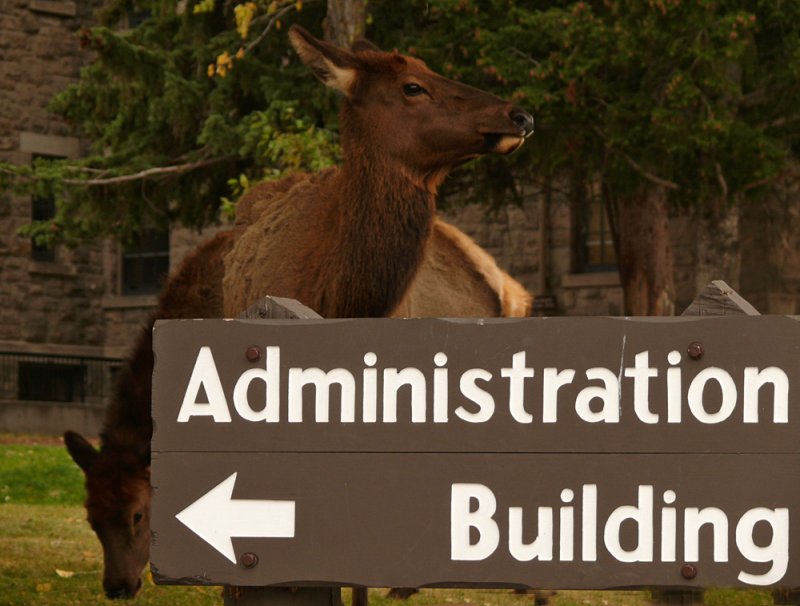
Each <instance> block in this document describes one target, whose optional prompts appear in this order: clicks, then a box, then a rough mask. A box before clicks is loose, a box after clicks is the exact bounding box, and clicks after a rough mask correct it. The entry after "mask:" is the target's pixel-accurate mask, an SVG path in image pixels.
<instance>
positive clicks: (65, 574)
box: [56, 568, 75, 579]
mask: <svg viewBox="0 0 800 606" xmlns="http://www.w3.org/2000/svg"><path fill="white" fill-rule="evenodd" d="M56 574H57V575H58V576H60V577H61V578H62V579H68V578H70V577H74V576H75V573H74V572H72V571H71V570H61V569H60V568H56Z"/></svg>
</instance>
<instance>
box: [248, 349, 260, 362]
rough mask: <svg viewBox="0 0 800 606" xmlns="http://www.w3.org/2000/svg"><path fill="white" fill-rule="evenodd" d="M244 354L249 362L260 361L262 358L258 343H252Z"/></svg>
mask: <svg viewBox="0 0 800 606" xmlns="http://www.w3.org/2000/svg"><path fill="white" fill-rule="evenodd" d="M244 355H245V356H247V360H248V361H249V362H258V361H259V360H260V359H261V348H260V347H259V346H258V345H251V346H250V347H248V348H247V351H246V352H245V354H244Z"/></svg>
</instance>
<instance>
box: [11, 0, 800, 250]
mask: <svg viewBox="0 0 800 606" xmlns="http://www.w3.org/2000/svg"><path fill="white" fill-rule="evenodd" d="M245 4H246V3H245V2H223V1H222V0H217V1H216V2H213V1H212V0H203V1H202V2H200V3H197V2H196V0H189V1H188V3H179V2H177V0H127V1H125V0H123V1H120V0H117V1H115V2H112V4H111V6H109V8H108V9H107V11H106V16H107V20H108V22H116V20H117V19H118V18H119V16H120V15H123V14H125V12H126V10H129V9H131V8H134V9H136V10H138V11H142V10H147V11H149V13H150V15H151V17H150V18H149V19H146V20H145V21H144V22H143V23H142V25H140V26H139V27H137V28H136V29H134V30H132V31H129V32H126V33H114V32H113V31H112V30H111V29H108V28H107V27H105V26H101V27H97V28H94V29H92V30H87V31H82V32H81V33H80V41H81V43H82V44H83V45H85V46H86V47H87V49H91V50H93V51H94V52H95V53H96V56H97V59H96V61H95V62H94V63H93V64H92V65H91V66H90V67H88V68H86V69H85V70H84V72H83V74H82V77H81V81H80V82H79V83H78V84H75V85H73V86H71V87H69V88H68V89H67V90H66V91H64V92H63V93H62V94H61V95H59V96H58V97H57V98H56V99H54V101H53V103H52V109H53V111H55V112H56V113H58V114H60V115H62V116H65V117H66V118H67V119H68V120H69V121H70V123H72V124H73V125H74V127H75V129H76V132H78V133H80V134H82V135H83V136H85V137H86V138H87V139H88V140H90V141H92V142H93V143H92V149H91V152H92V153H91V155H90V156H89V157H87V158H85V159H83V160H81V161H80V162H66V161H61V162H44V161H42V162H39V163H37V165H36V166H35V168H34V169H33V171H31V170H30V169H29V168H22V169H20V168H14V169H13V171H14V172H15V173H16V176H15V179H14V181H15V183H16V184H17V186H19V187H22V188H26V189H28V190H30V189H32V188H33V189H36V190H37V191H39V192H40V193H44V192H53V193H55V194H56V196H57V198H58V202H59V206H58V209H59V210H58V216H57V217H56V220H55V221H54V222H52V223H48V224H42V225H34V226H33V227H31V228H30V229H29V233H31V234H33V235H38V236H40V237H42V238H43V239H50V238H61V239H64V240H66V241H82V240H86V239H91V238H93V237H96V236H101V235H106V234H115V235H118V236H120V237H122V238H123V239H124V238H129V237H131V236H132V235H134V234H135V233H137V231H138V230H139V229H140V227H141V226H142V225H144V224H147V225H151V224H155V225H160V226H163V225H166V224H168V223H174V222H179V223H182V224H185V225H189V226H194V227H199V226H202V225H204V224H207V223H209V222H212V221H214V220H215V219H216V218H217V216H218V211H219V207H220V203H221V200H223V199H224V198H226V197H230V196H231V195H232V194H236V193H238V191H239V190H240V189H241V188H242V187H246V186H247V184H248V183H249V182H250V180H252V179H254V178H257V179H260V178H263V177H264V176H274V175H279V174H281V173H282V172H284V171H286V170H298V169H310V170H315V169H317V168H320V167H322V166H325V165H327V164H330V163H331V162H333V161H335V159H336V155H337V147H336V138H335V135H334V134H333V133H334V132H335V125H336V117H335V105H336V98H335V95H334V94H332V93H330V92H329V91H327V90H325V89H324V88H323V87H321V86H320V85H319V84H318V83H317V82H316V81H314V79H313V78H312V77H310V75H309V74H308V73H307V70H306V69H305V68H304V67H303V66H302V65H300V64H299V62H298V61H297V59H296V57H295V56H294V54H293V53H292V52H291V51H290V50H289V49H288V44H287V41H286V37H285V30H286V25H287V24H288V23H284V27H283V28H282V29H280V30H278V29H276V28H274V27H273V28H272V30H271V31H270V32H269V33H268V34H267V35H265V36H263V38H262V39H261V40H260V42H259V43H258V44H257V45H253V42H254V40H255V38H257V37H258V36H259V35H260V34H261V32H262V31H264V28H265V27H266V26H267V24H268V23H269V22H270V20H274V17H275V15H276V11H277V10H284V9H285V11H286V12H285V15H284V16H282V18H283V21H288V22H297V23H300V24H302V25H304V26H306V27H307V28H308V29H310V30H311V31H312V32H314V33H316V34H317V35H320V34H321V32H320V26H319V24H320V23H321V22H322V19H323V17H324V11H325V3H323V2H316V1H314V0H311V1H308V2H306V3H305V4H304V5H303V6H302V10H300V11H298V10H297V7H296V6H295V5H293V4H292V3H291V2H288V0H281V1H279V2H270V1H269V0H263V2H259V3H256V4H252V5H250V8H248V9H247V10H250V11H251V12H252V15H251V16H253V17H254V19H253V21H252V23H250V28H249V34H248V36H247V38H246V39H244V40H243V39H242V38H241V35H240V32H237V19H236V10H237V8H236V7H237V6H245ZM367 8H368V11H369V13H370V14H369V23H370V26H369V28H368V33H369V36H370V38H371V39H372V40H373V41H375V42H376V43H378V44H379V45H380V46H382V47H384V48H388V49H391V48H398V49H399V50H401V51H403V52H408V53H410V54H416V55H419V56H421V57H423V58H425V60H426V61H427V62H428V64H429V65H430V66H431V67H432V68H433V69H435V70H437V71H440V72H441V73H443V74H445V75H447V76H450V77H454V78H458V79H461V80H463V81H465V82H468V83H470V84H472V85H475V86H478V87H480V88H483V89H487V90H491V91H492V92H495V93H496V94H498V95H500V96H502V97H505V98H508V99H510V100H512V101H514V102H515V103H517V104H519V105H521V106H523V107H525V108H526V109H528V110H530V111H531V112H533V113H534V115H535V118H536V134H535V135H534V138H533V139H532V140H531V141H530V142H529V143H528V144H527V145H525V146H524V147H523V149H522V150H521V152H518V153H517V154H515V155H514V156H513V157H512V160H513V163H512V162H509V159H506V158H501V159H497V158H486V159H483V160H481V161H479V162H477V163H473V164H471V165H469V166H468V167H466V168H464V169H462V170H460V171H458V172H457V174H456V175H455V179H454V180H452V182H451V184H450V186H449V187H450V188H451V189H453V188H456V189H467V188H468V189H470V190H471V191H472V192H473V193H474V194H476V195H477V196H478V197H480V198H481V199H484V200H486V199H490V200H495V201H497V202H504V203H505V202H509V201H513V200H515V199H516V192H517V190H518V185H519V183H518V181H515V179H514V178H512V177H511V175H512V174H513V175H515V176H516V177H517V178H519V175H521V174H524V175H530V176H531V177H530V178H531V179H532V180H533V179H534V178H547V177H551V176H553V175H556V174H557V173H558V172H559V171H562V170H564V169H569V170H576V171H577V172H578V173H579V174H585V175H589V176H600V177H601V178H602V179H603V182H604V185H605V187H606V190H607V191H609V192H615V193H616V194H618V195H624V193H625V192H629V191H633V190H640V189H641V188H642V187H643V186H644V185H647V184H652V183H661V184H662V185H665V186H666V187H668V188H669V189H670V193H671V195H672V197H673V200H674V201H675V202H676V203H679V204H683V205H695V204H700V205H705V204H714V205H716V204H720V203H725V202H726V201H731V200H733V199H734V198H735V196H734V195H733V194H737V193H739V192H748V191H757V189H758V186H759V185H761V184H763V183H768V182H771V181H772V180H774V179H776V178H777V177H779V176H780V175H782V174H783V171H785V170H786V167H787V166H788V163H789V162H790V160H791V158H793V157H795V155H796V153H797V150H798V146H800V141H798V133H800V3H798V2H790V1H787V0H727V1H722V0H642V1H641V2H626V1H620V0H604V1H601V0H595V1H592V2H567V1H552V2H545V1H534V0H528V1H526V2H515V1H511V0H410V1H408V2H402V3H398V2H389V1H388V0H374V1H371V2H370V3H369V4H368V5H367ZM239 10H243V9H239ZM238 25H239V26H241V20H240V22H239V23H238ZM251 46H252V48H251ZM240 47H243V48H245V49H246V52H245V53H244V56H243V57H241V58H235V55H236V53H237V50H238V49H239V48H240ZM225 53H227V54H225ZM210 65H214V69H215V75H213V76H210V75H209V66H210ZM220 66H221V67H220ZM195 162H203V164H201V165H199V166H200V168H198V169H196V170H191V171H187V172H182V173H178V172H160V173H158V174H157V175H154V176H152V177H151V178H147V179H135V180H131V181H128V182H124V183H111V184H108V185H105V186H98V185H94V186H87V185H86V183H85V180H87V179H88V180H97V179H109V178H114V177H118V176H120V175H130V174H134V173H138V172H140V171H144V170H147V169H150V168H152V167H167V166H173V165H186V164H191V163H195ZM9 168H10V167H7V166H6V167H0V180H2V179H6V180H8V179H9V177H8V170H9ZM4 169H5V170H4ZM34 174H35V180H33V181H30V180H27V179H26V177H31V176H32V175H34ZM534 175H535V177H534ZM75 181H84V183H75ZM0 185H2V183H0ZM231 186H233V190H231Z"/></svg>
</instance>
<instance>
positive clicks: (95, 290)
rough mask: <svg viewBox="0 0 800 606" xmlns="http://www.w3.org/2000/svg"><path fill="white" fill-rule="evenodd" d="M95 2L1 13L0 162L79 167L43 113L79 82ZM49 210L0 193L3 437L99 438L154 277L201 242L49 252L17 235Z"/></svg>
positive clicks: (46, 2) (8, 4) (35, 1)
mask: <svg viewBox="0 0 800 606" xmlns="http://www.w3.org/2000/svg"><path fill="white" fill-rule="evenodd" d="M97 5H98V2H78V1H72V0H4V1H3V2H2V3H0V6H2V9H0V160H3V161H6V162H12V163H15V164H29V163H31V162H32V161H33V159H34V158H37V157H42V156H44V157H66V158H75V157H78V156H79V155H80V154H81V152H82V150H83V147H84V142H82V141H80V140H79V139H77V138H75V137H73V136H71V135H70V132H69V129H68V127H67V125H66V124H64V123H63V122H62V121H61V120H59V119H58V118H57V117H56V116H54V115H53V114H51V113H50V112H48V111H47V104H48V102H49V100H50V99H51V98H52V97H53V96H54V95H55V94H56V93H57V92H59V91H61V90H63V89H64V88H65V87H66V86H67V85H68V84H70V83H71V82H73V81H75V80H76V79H77V77H78V73H79V70H80V68H81V66H82V62H84V61H86V59H87V56H86V53H85V52H81V51H80V49H79V45H78V40H77V38H76V36H75V33H76V32H77V31H78V30H79V29H80V28H81V27H82V26H85V25H86V24H88V23H90V21H91V18H92V12H93V10H94V9H95V8H96V6H97ZM53 212H54V207H53V201H52V200H48V199H41V198H31V197H18V196H14V195H12V193H11V192H9V191H5V192H3V193H1V194H0V431H3V430H8V429H16V430H20V431H60V430H62V429H65V428H68V427H71V428H74V429H77V430H91V431H96V428H97V423H98V419H99V418H100V416H101V414H102V406H103V404H104V401H105V399H106V397H107V394H108V392H109V386H110V383H111V381H112V380H113V374H114V372H115V369H116V368H117V367H118V366H119V362H118V360H119V359H120V358H122V357H123V356H124V355H125V352H126V351H127V350H128V348H129V346H130V343H131V342H132V339H133V335H134V334H135V332H136V330H137V329H138V327H139V326H140V325H141V324H142V322H143V321H144V320H145V319H146V317H147V315H148V314H149V313H150V312H151V311H152V309H153V306H154V304H155V300H156V292H157V289H158V283H159V280H160V279H161V276H162V275H163V274H164V273H165V272H166V271H168V269H169V267H171V266H173V265H174V264H175V263H177V262H179V261H180V259H181V258H182V257H183V255H184V254H185V253H186V251H187V250H190V249H192V248H193V247H194V246H196V244H197V243H198V241H199V239H200V236H198V235H196V234H191V233H187V232H185V231H179V232H176V233H173V234H169V235H167V234H155V235H152V236H149V237H145V238H143V241H142V243H141V245H140V246H139V247H138V248H136V249H131V250H122V249H121V248H120V246H119V245H118V244H116V243H115V242H112V241H108V242H104V243H102V244H99V245H96V246H82V247H78V248H74V249H70V248H67V247H65V246H57V247H55V248H52V249H50V248H46V247H41V246H37V245H35V244H34V243H33V242H32V241H31V240H30V239H29V238H24V237H21V236H19V235H18V230H19V228H20V227H21V226H23V225H25V224H26V223H28V222H29V221H30V220H31V219H33V218H35V219H46V218H47V217H48V216H52V213H53Z"/></svg>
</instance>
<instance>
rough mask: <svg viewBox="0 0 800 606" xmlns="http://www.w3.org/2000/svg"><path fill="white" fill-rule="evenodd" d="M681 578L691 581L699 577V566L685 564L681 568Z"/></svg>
mask: <svg viewBox="0 0 800 606" xmlns="http://www.w3.org/2000/svg"><path fill="white" fill-rule="evenodd" d="M681 576H682V577H683V578H684V579H686V580H691V579H693V578H695V577H696V576H697V566H695V565H694V564H684V565H683V566H681Z"/></svg>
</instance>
